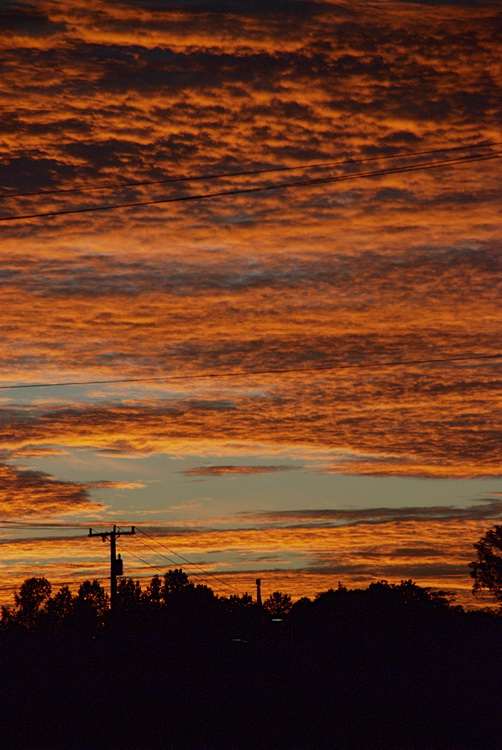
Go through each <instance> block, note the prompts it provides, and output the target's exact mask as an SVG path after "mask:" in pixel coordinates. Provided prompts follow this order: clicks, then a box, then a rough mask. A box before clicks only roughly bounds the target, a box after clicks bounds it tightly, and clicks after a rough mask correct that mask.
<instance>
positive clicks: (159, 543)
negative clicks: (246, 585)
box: [136, 527, 242, 594]
mask: <svg viewBox="0 0 502 750" xmlns="http://www.w3.org/2000/svg"><path fill="white" fill-rule="evenodd" d="M136 530H137V531H140V532H141V534H143V536H146V537H148V539H151V540H152V541H153V542H155V544H157V545H158V546H159V547H163V548H164V549H165V550H167V551H168V552H170V553H171V554H172V555H176V557H179V558H180V559H181V560H183V561H184V562H185V563H187V565H192V566H193V567H194V568H198V569H199V570H201V571H202V572H203V573H204V576H205V577H206V578H214V580H215V581H218V582H219V583H221V584H222V585H223V586H226V587H227V588H229V589H232V591H237V593H238V594H241V593H242V592H240V591H238V590H237V589H236V588H234V587H233V586H231V585H230V584H229V583H227V582H226V581H224V580H223V579H222V578H218V576H215V575H213V573H208V571H207V570H204V568H202V567H201V566H200V565H197V563H194V562H191V560H188V559H187V558H186V557H183V555H180V554H179V553H178V552H175V551H174V550H172V549H169V547H166V546H165V544H162V543H161V542H158V541H156V540H155V538H154V537H152V536H150V534H147V533H146V532H144V531H143V530H142V529H140V528H139V527H136ZM136 541H138V542H139V539H136ZM140 543H141V544H143V545H144V546H145V547H148V549H151V550H153V551H154V552H155V553H156V554H157V555H160V556H161V557H164V558H165V559H166V560H169V562H171V563H172V564H173V565H178V566H179V567H181V568H183V567H184V566H183V565H181V564H180V563H177V562H176V561H175V560H173V559H172V558H170V557H167V555H164V554H163V553H162V552H157V550H156V549H155V548H154V547H152V546H151V545H150V544H147V543H146V542H140ZM193 575H196V576H198V577H200V578H202V580H204V578H203V577H202V576H201V575H200V573H196V572H195V571H193ZM213 586H214V584H213ZM216 588H220V587H216ZM221 590H222V589H221V588H220V591H221Z"/></svg>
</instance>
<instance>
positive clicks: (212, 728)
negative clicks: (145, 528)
mask: <svg viewBox="0 0 502 750" xmlns="http://www.w3.org/2000/svg"><path fill="white" fill-rule="evenodd" d="M492 531H495V535H493V534H491V535H489V536H488V535H485V537H484V538H483V540H480V542H479V543H478V544H479V545H480V546H479V548H478V547H476V552H477V555H478V556H477V560H476V562H473V563H472V564H471V570H472V573H473V579H474V586H475V587H476V586H482V585H483V586H487V585H488V583H490V585H493V582H494V581H495V578H493V579H489V578H487V576H488V573H489V563H490V560H492V561H493V565H492V568H491V572H492V574H493V576H495V572H496V570H497V565H498V562H497V553H496V547H495V546H494V540H495V542H497V540H498V539H499V536H498V535H500V538H501V539H502V533H501V532H502V527H496V528H495V530H492ZM487 550H488V552H489V556H488V555H487ZM479 566H481V567H479ZM479 571H481V572H482V574H483V578H480V577H479V578H477V577H476V575H477V574H479ZM495 577H496V576H495ZM500 600H502V599H501V598H500V597H499V601H500ZM501 642H502V617H500V614H499V613H498V612H497V611H496V610H490V611H489V610H486V611H483V610H472V611H465V610H464V609H463V608H462V607H460V606H458V605H456V604H455V602H454V600H453V598H452V596H451V595H450V594H448V593H447V592H441V591H439V592H438V591H432V590H431V589H430V588H427V587H421V586H419V585H418V584H416V583H414V582H413V581H412V580H404V581H401V582H399V583H389V582H387V581H380V582H376V583H372V584H370V585H369V586H368V587H367V588H364V589H350V588H347V587H345V586H343V585H341V584H339V585H338V586H337V587H336V588H333V589H328V590H327V591H323V592H321V593H319V594H318V595H317V596H316V597H314V598H312V599H310V598H307V597H303V598H301V599H299V600H297V601H294V602H293V601H292V599H291V597H290V596H288V594H284V593H281V592H279V591H277V592H274V594H272V595H271V596H270V597H268V599H266V600H265V601H264V602H263V606H259V605H258V604H257V602H256V601H253V599H252V597H251V596H249V595H248V594H245V595H231V596H219V595H217V594H215V593H214V592H213V591H212V589H211V588H209V587H208V586H205V585H201V584H198V585H195V584H193V583H192V582H191V581H190V580H189V579H188V577H187V576H186V574H185V573H184V572H183V571H182V570H181V569H174V570H169V571H167V572H166V573H165V574H164V575H163V576H154V577H153V578H152V579H151V580H150V581H149V582H148V583H147V584H146V586H144V588H143V587H142V586H141V585H140V583H139V582H138V581H134V580H132V579H130V578H122V579H121V580H120V581H119V583H118V592H117V599H116V606H115V607H114V609H113V610H111V609H110V606H109V600H108V596H107V593H106V591H105V590H104V588H103V587H102V586H101V584H100V583H99V582H98V581H86V582H84V583H83V584H82V585H81V586H80V587H79V589H78V591H77V592H75V593H72V592H71V591H70V590H69V588H68V587H67V586H63V587H61V588H60V589H59V590H57V591H55V592H53V591H52V588H51V585H50V583H49V581H47V579H45V578H30V579H27V580H26V581H25V582H24V583H23V584H22V585H21V587H20V588H19V590H18V592H17V593H16V595H15V597H14V604H13V606H12V607H4V608H3V609H2V613H1V621H0V724H1V726H2V748H3V750H21V749H22V750H122V749H124V750H215V749H217V750H256V749H258V750H259V749H260V748H266V749H267V750H338V749H339V750H362V748H364V750H393V749H395V750H403V749H404V748H405V749H406V750H431V749H432V748H433V749H434V750H449V748H452V750H453V749H455V750H480V748H485V747H486V748H488V747H490V748H491V747H493V748H494V747H498V745H499V741H500V726H502V708H501V706H502V701H501V697H502V649H501V648H500V644H501Z"/></svg>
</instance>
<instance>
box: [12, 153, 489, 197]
mask: <svg viewBox="0 0 502 750" xmlns="http://www.w3.org/2000/svg"><path fill="white" fill-rule="evenodd" d="M500 145H501V143H499V142H498V141H495V142H493V141H492V142H489V141H481V142H480V143H473V144H471V145H462V146H446V147H438V148H433V149H424V150H421V151H407V152H406V153H399V154H379V155H378V156H365V157H361V158H359V159H343V160H338V161H327V162H318V163H312V164H298V165H294V166H287V167H268V168H266V169H246V170H242V171H239V172H216V173H215V172H212V173H211V172H210V173H208V174H199V175H180V176H178V177H166V178H163V179H161V180H132V181H129V182H114V183H104V184H102V185H98V184H91V185H82V186H81V187H72V188H54V189H52V190H33V191H30V192H19V193H4V194H0V200H5V199H8V198H23V197H29V196H43V195H60V194H62V193H84V192H85V193H87V192H91V191H99V190H120V189H122V188H126V187H144V186H146V185H167V184H171V183H176V182H198V181H202V180H204V181H208V180H216V179H224V178H233V177H247V176H252V175H261V174H272V173H277V172H293V171H299V170H304V171H306V170H308V169H324V168H326V169H327V168H331V167H340V166H344V165H349V164H366V163H368V162H372V161H382V160H385V161H387V160H389V159H405V158H408V157H413V156H427V155H429V154H437V153H450V152H452V151H468V150H471V149H474V148H493V147H494V146H500Z"/></svg>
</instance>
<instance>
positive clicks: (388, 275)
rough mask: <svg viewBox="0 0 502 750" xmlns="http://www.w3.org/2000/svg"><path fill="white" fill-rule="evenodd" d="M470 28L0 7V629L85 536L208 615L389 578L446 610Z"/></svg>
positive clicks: (231, 6) (482, 74) (493, 508)
mask: <svg viewBox="0 0 502 750" xmlns="http://www.w3.org/2000/svg"><path fill="white" fill-rule="evenodd" d="M501 16H502V12H501V8H500V3H499V2H498V1H497V0H494V1H493V2H490V1H488V2H484V1H483V0H479V2H467V0H457V2H455V0H451V2H448V0H430V2H418V0H407V1H404V0H400V1H395V2H394V1H393V0H372V1H371V2H364V1H362V2H353V1H352V0H350V1H349V0H339V1H338V2H331V1H330V0H317V1H316V2H314V1H310V0H273V1H272V0H253V2H249V3H246V2H240V1H239V0H212V1H209V0H183V1H181V2H173V0H169V1H168V0H150V1H148V0H144V1H143V2H142V1H141V0H122V1H117V2H113V3H109V2H105V1H104V0H93V2H91V3H90V2H89V0H65V2H62V0H37V2H36V3H35V2H33V3H22V2H15V1H13V2H9V1H7V2H1V3H0V25H1V27H2V29H3V31H2V35H1V39H2V41H1V42H0V44H1V45H2V54H1V61H2V72H1V85H0V104H1V110H2V116H1V135H0V139H1V149H2V154H1V161H0V175H1V178H0V183H1V186H2V188H1V200H0V233H1V246H0V252H1V260H2V262H1V264H0V295H1V302H0V305H1V312H2V321H1V328H2V346H1V348H0V386H1V390H0V402H1V412H0V415H1V422H0V430H1V438H2V442H1V446H0V459H1V464H0V477H1V480H2V481H1V482H0V521H1V523H0V600H1V601H10V600H12V591H13V588H15V587H16V586H17V585H19V582H21V581H22V580H23V579H24V578H26V577H28V576H31V575H37V576H38V575H45V576H47V577H48V578H49V579H50V580H51V581H53V582H54V583H63V582H65V583H66V582H70V583H72V582H74V583H75V584H78V583H79V582H80V581H82V580H83V579H84V578H95V577H97V578H102V579H105V578H106V576H107V574H108V564H107V555H108V552H109V550H108V545H106V546H105V545H104V544H102V543H101V541H100V540H99V538H98V539H89V538H88V537H87V527H89V526H92V527H93V528H94V529H96V530H106V529H109V528H110V526H111V525H112V524H114V523H115V524H118V525H120V526H122V527H124V528H126V529H127V528H129V526H130V525H132V524H134V525H137V526H139V527H141V528H142V529H143V530H144V532H146V533H147V534H148V537H145V536H143V535H142V534H138V535H136V536H135V537H132V536H131V537H123V538H122V539H121V540H119V542H120V544H119V551H120V552H121V554H122V556H123V558H124V564H125V573H126V574H127V575H128V576H133V577H141V578H143V577H150V576H151V575H153V574H155V573H156V572H162V571H163V570H166V569H168V568H170V567H171V568H172V567H175V566H176V567H179V566H180V565H182V566H183V567H185V569H186V570H187V572H189V573H190V572H191V566H190V565H185V561H184V560H182V559H181V558H180V557H177V556H176V555H174V554H173V553H178V554H179V555H181V556H183V557H184V558H186V559H187V560H189V561H191V562H193V563H196V564H197V565H198V566H200V567H199V568H195V569H194V572H197V573H199V574H200V578H198V579H197V580H198V581H199V582H205V583H208V584H210V585H211V586H213V587H214V589H215V591H217V592H218V593H221V594H230V593H235V591H236V590H238V591H240V592H243V591H248V592H250V593H253V592H254V582H255V578H256V577H257V576H260V577H261V578H262V580H263V593H264V595H265V596H267V595H269V594H270V593H271V592H272V591H273V590H275V589H277V588H280V589H281V590H283V591H288V592H289V593H291V594H292V595H293V597H295V598H296V597H300V596H302V595H308V596H313V595H315V593H316V592H318V591H321V590H325V589H327V588H329V587H331V586H333V587H336V586H337V584H338V581H341V582H342V583H343V584H345V585H347V586H367V585H368V584H369V583H371V582H372V581H376V580H381V579H387V580H389V581H393V582H394V581H400V580H401V579H407V578H412V579H413V580H414V581H416V582H417V583H419V584H421V585H425V586H434V587H442V588H447V589H448V590H451V591H455V592H457V594H458V601H459V602H461V603H463V604H467V605H469V606H473V605H474V604H475V600H474V598H473V597H472V596H471V594H470V588H471V581H470V578H469V570H468V567H467V563H468V562H469V561H470V560H472V559H473V554H474V550H473V547H472V545H473V544H474V542H476V541H477V540H478V539H479V537H480V536H481V535H482V534H483V533H484V532H485V531H486V530H487V529H488V528H490V527H492V526H493V525H494V524H495V523H501V522H502V521H501V518H502V485H501V482H500V475H501V473H502V471H501V467H502V462H501V449H500V412H501V410H500V406H501V401H500V364H501V359H497V358H495V357H494V356H493V355H496V354H500V353H501V346H500V330H501V326H500V323H501V316H500V298H501V294H500V293H501V285H500V279H501V275H500V271H501V269H500V241H501V222H500V215H501V209H502V201H501V193H500V184H501V181H500V170H501V162H500V156H501V155H502V132H501V127H500V125H501V122H500V113H501V111H502V108H501V104H502V97H501V85H502V71H501V66H500V54H499V53H500V48H499V46H498V44H499V41H500V40H499V36H498V29H499V28H500V23H501V21H502V18H501ZM466 159H469V161H465V160H466ZM446 160H448V161H450V160H451V161H452V162H454V163H453V164H451V165H446V166H441V165H435V166H434V165H433V166H431V163H432V162H444V161H446ZM427 165H429V166H427ZM412 167H420V168H417V169H411V168H412ZM422 167H425V168H422ZM285 168H287V169H285ZM272 170H275V171H272ZM374 172H378V173H380V174H372V173H374ZM243 173H248V174H243ZM249 173H251V174H249ZM368 173H369V174H368ZM382 173H383V174H382ZM365 175H366V176H365ZM177 178H185V179H183V180H179V179H177ZM187 178H191V179H187ZM328 178H342V179H338V180H336V181H331V182H330V181H327V182H326V181H324V180H326V179H328ZM169 180H172V181H171V182H169ZM316 181H317V182H316ZM134 183H140V184H134ZM285 183H286V184H289V183H307V184H300V185H298V184H297V185H296V186H295V187H289V188H285V187H284V188H280V189H274V190H271V189H268V188H270V187H271V186H273V185H284V184H285ZM77 188H83V189H82V190H80V191H77V190H76V189H77ZM255 188H256V190H254V189H255ZM258 188H267V189H266V190H258ZM212 193H228V195H219V196H213V197H207V195H208V194H212ZM197 196H206V197H203V198H197ZM180 198H183V199H184V200H175V199H180ZM156 201H165V202H163V203H162V202H158V203H156ZM131 203H134V204H149V205H136V206H133V207H126V208H118V209H115V208H114V209H113V210H99V211H88V212H87V211H83V212H77V213H72V211H73V210H79V211H80V210H81V209H87V208H101V207H104V206H115V205H119V204H131ZM35 214H41V215H39V216H34V215H35ZM47 214H52V215H51V216H48V215H47ZM16 216H18V217H23V216H25V217H26V216H28V217H31V218H18V219H15V218H14V217H16ZM430 360H436V361H435V362H431V361H430ZM437 360H442V361H437ZM417 361H418V362H417ZM399 362H404V364H396V363H399ZM410 362H411V363H410ZM278 371H281V372H278ZM239 373H241V374H239ZM208 376H210V377H208ZM162 378H167V379H166V380H162ZM169 378H171V379H169ZM88 381H123V382H91V383H89V382H88ZM68 382H70V383H72V384H73V385H55V384H64V383H68ZM75 383H77V384H75ZM78 383H80V384H78ZM30 384H32V385H33V384H35V385H38V386H39V385H40V384H51V385H46V386H45V387H35V385H33V387H22V388H20V387H19V386H29V385H30ZM201 568H202V569H203V570H204V571H209V572H210V573H211V574H212V575H213V576H217V579H215V578H207V577H205V576H204V575H203V574H202V572H201ZM486 603H487V600H486V599H484V600H482V604H483V605H485V604H486Z"/></svg>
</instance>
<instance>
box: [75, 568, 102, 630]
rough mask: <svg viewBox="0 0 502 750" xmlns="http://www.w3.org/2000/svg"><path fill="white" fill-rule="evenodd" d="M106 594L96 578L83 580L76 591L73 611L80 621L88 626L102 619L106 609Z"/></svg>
mask: <svg viewBox="0 0 502 750" xmlns="http://www.w3.org/2000/svg"><path fill="white" fill-rule="evenodd" d="M108 606H109V599H108V594H107V593H106V591H105V590H104V588H103V586H102V585H101V584H100V583H99V581H97V580H96V579H95V580H93V581H84V582H83V583H82V584H81V585H80V587H79V589H78V592H77V596H76V599H75V611H76V614H78V616H79V619H80V620H81V622H82V623H84V622H85V623H86V624H87V625H88V626H95V625H98V624H99V623H101V622H102V621H103V617H104V615H105V612H106V611H107V610H108Z"/></svg>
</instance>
